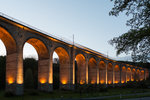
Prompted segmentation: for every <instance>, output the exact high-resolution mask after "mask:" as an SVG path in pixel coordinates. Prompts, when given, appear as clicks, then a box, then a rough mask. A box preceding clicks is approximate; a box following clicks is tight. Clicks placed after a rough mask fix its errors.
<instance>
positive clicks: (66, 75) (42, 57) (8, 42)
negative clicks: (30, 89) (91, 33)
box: [0, 27, 146, 90]
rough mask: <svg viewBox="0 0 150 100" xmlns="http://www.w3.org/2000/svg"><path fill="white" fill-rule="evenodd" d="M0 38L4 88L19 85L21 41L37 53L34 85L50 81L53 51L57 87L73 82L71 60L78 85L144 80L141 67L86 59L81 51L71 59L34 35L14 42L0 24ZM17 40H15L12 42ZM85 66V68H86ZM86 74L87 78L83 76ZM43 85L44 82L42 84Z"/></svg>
mask: <svg viewBox="0 0 150 100" xmlns="http://www.w3.org/2000/svg"><path fill="white" fill-rule="evenodd" d="M0 39H1V40H2V42H3V43H4V45H5V47H6V55H7V56H6V88H7V89H13V88H10V84H13V83H15V84H23V83H24V79H23V48H24V45H25V43H28V44H30V45H32V46H33V47H34V48H35V50H36V52H37V54H38V88H39V89H41V90H45V87H44V85H45V84H47V85H49V84H53V64H52V62H53V59H52V58H53V54H54V52H56V54H57V55H58V58H59V64H60V67H59V70H60V72H59V77H60V85H61V87H62V88H63V87H68V84H72V83H73V78H72V77H73V75H72V70H73V68H72V65H71V64H72V61H71V60H73V61H76V63H77V70H76V74H77V75H76V77H75V78H76V80H77V81H76V83H78V84H87V81H88V83H89V84H98V83H100V84H114V83H116V84H117V83H120V82H121V83H125V82H128V81H134V80H136V81H139V80H144V79H145V73H146V72H144V70H141V71H140V70H139V69H137V70H135V69H134V68H133V69H132V70H131V68H130V67H125V66H123V67H122V68H121V67H120V66H119V65H114V64H113V63H110V62H109V63H106V62H105V61H99V62H98V63H97V60H96V58H94V57H91V58H89V59H88V58H87V57H85V56H84V55H83V54H82V53H79V54H77V55H75V57H74V59H71V56H70V53H69V52H68V51H67V50H66V49H65V48H64V47H63V46H59V45H58V46H56V47H54V48H52V49H51V48H49V47H48V46H47V45H46V44H45V42H44V41H42V40H41V39H39V38H37V37H34V36H33V37H32V38H27V39H25V41H23V42H22V43H18V41H17V40H16V38H14V36H13V35H12V34H11V33H9V32H8V31H7V30H6V29H4V28H3V27H0ZM16 41H17V43H16ZM87 69H88V70H87ZM87 76H88V78H87ZM43 84H44V85H43Z"/></svg>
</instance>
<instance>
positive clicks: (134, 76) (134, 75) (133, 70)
mask: <svg viewBox="0 0 150 100" xmlns="http://www.w3.org/2000/svg"><path fill="white" fill-rule="evenodd" d="M135 79H136V70H135V68H133V69H132V79H131V81H135Z"/></svg>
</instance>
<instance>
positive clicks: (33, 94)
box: [0, 88, 150, 100]
mask: <svg viewBox="0 0 150 100" xmlns="http://www.w3.org/2000/svg"><path fill="white" fill-rule="evenodd" d="M148 92H149V94H143V95H138V96H136V95H132V96H122V98H136V97H145V96H150V89H133V88H127V89H121V88H115V89H108V90H107V92H97V93H94V92H91V93H77V92H72V91H59V90H57V91H53V92H51V93H44V92H39V91H36V90H27V91H25V93H24V95H23V96H10V97H5V92H4V91H0V100H40V99H43V98H44V99H47V98H89V97H101V96H112V95H120V94H121V95H124V94H135V93H148ZM7 96H9V95H7ZM112 99H114V100H115V99H120V97H113V98H110V99H107V100H112Z"/></svg>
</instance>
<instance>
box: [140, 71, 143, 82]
mask: <svg viewBox="0 0 150 100" xmlns="http://www.w3.org/2000/svg"><path fill="white" fill-rule="evenodd" d="M143 80H144V70H141V71H140V81H143Z"/></svg>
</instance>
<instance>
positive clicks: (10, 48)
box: [0, 26, 17, 55]
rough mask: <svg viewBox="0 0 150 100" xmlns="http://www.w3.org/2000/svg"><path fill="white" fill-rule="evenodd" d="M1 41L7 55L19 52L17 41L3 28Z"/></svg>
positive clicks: (0, 34) (0, 28)
mask: <svg viewBox="0 0 150 100" xmlns="http://www.w3.org/2000/svg"><path fill="white" fill-rule="evenodd" d="M0 39H1V40H2V42H3V43H4V45H5V47H6V55H7V54H8V55H9V54H12V53H14V52H16V51H17V48H16V41H15V39H14V38H13V36H12V35H11V34H10V33H9V32H8V31H7V30H6V29H5V28H3V27H1V26H0Z"/></svg>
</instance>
